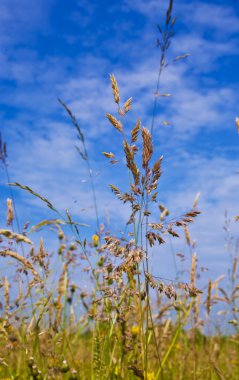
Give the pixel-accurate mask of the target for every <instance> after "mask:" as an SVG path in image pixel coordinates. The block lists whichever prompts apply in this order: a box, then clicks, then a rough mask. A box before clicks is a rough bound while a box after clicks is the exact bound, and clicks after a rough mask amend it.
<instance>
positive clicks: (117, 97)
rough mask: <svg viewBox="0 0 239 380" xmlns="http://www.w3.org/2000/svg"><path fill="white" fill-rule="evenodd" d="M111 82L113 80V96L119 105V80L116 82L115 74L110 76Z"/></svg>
mask: <svg viewBox="0 0 239 380" xmlns="http://www.w3.org/2000/svg"><path fill="white" fill-rule="evenodd" d="M110 80H111V85H112V90H113V95H114V98H115V103H117V104H119V101H120V96H119V87H118V83H117V80H116V78H115V76H114V75H113V74H112V75H110Z"/></svg>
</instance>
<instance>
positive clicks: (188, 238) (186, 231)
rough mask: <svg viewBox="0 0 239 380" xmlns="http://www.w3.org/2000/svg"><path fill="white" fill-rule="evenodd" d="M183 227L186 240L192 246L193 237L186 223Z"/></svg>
mask: <svg viewBox="0 0 239 380" xmlns="http://www.w3.org/2000/svg"><path fill="white" fill-rule="evenodd" d="M183 228H184V235H185V239H186V242H187V244H188V245H189V246H191V237H190V233H189V228H188V226H187V225H186V224H185V225H184V226H183Z"/></svg>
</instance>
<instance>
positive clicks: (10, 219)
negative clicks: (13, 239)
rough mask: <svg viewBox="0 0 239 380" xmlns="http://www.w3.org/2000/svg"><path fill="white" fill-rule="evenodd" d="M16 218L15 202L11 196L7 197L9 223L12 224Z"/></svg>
mask: <svg viewBox="0 0 239 380" xmlns="http://www.w3.org/2000/svg"><path fill="white" fill-rule="evenodd" d="M13 219H14V212H13V203H12V200H11V199H10V198H8V199H7V225H8V226H10V225H11V224H12V222H13Z"/></svg>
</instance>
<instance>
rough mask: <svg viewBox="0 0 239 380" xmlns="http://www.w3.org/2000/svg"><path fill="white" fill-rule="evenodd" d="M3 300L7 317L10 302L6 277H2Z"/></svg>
mask: <svg viewBox="0 0 239 380" xmlns="http://www.w3.org/2000/svg"><path fill="white" fill-rule="evenodd" d="M3 286H4V300H5V308H4V312H5V315H6V317H8V313H9V309H10V302H9V281H8V278H7V277H5V278H4V285H3Z"/></svg>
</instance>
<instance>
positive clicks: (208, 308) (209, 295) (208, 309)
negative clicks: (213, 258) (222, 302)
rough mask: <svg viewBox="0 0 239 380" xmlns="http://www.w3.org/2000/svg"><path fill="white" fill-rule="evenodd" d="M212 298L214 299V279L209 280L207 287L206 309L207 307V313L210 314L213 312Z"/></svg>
mask: <svg viewBox="0 0 239 380" xmlns="http://www.w3.org/2000/svg"><path fill="white" fill-rule="evenodd" d="M211 299H212V281H211V280H209V282H208V287H207V300H206V309H207V315H208V316H209V315H210V312H211V306H212V303H211Z"/></svg>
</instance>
